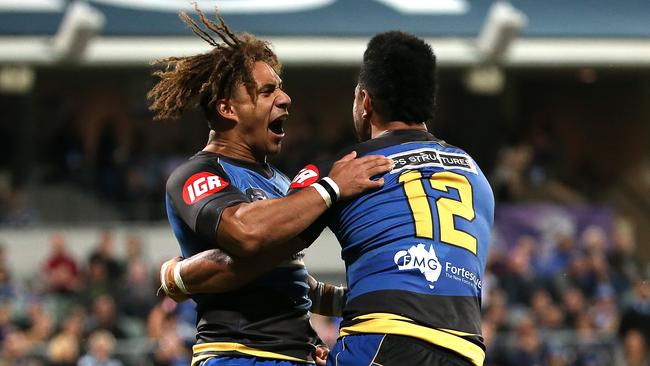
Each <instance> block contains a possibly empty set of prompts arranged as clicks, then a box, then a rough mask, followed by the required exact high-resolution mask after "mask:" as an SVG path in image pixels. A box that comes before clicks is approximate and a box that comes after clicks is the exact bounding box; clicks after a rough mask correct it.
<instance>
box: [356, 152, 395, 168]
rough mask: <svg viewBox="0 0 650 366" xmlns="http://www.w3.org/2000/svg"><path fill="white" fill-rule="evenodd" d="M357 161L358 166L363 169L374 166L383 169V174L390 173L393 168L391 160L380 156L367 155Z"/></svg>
mask: <svg viewBox="0 0 650 366" xmlns="http://www.w3.org/2000/svg"><path fill="white" fill-rule="evenodd" d="M357 160H358V162H359V164H361V166H363V167H365V168H371V167H374V166H380V167H383V168H384V169H385V170H384V172H387V171H390V170H392V169H393V168H394V167H395V162H394V161H393V159H389V158H387V157H384V156H382V155H368V156H364V157H362V158H359V159H357Z"/></svg>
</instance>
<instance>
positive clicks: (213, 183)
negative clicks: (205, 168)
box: [183, 172, 229, 205]
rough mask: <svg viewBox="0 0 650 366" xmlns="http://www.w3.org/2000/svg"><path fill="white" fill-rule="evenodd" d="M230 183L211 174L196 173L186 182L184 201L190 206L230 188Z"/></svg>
mask: <svg viewBox="0 0 650 366" xmlns="http://www.w3.org/2000/svg"><path fill="white" fill-rule="evenodd" d="M228 184H229V183H228V182H226V181H225V180H223V178H221V177H219V176H218V175H215V174H213V173H210V172H201V173H196V174H194V175H193V176H191V177H189V178H188V179H187V180H186V181H185V185H184V186H183V201H185V203H187V204H188V205H191V204H194V203H196V202H197V201H199V200H202V199H204V198H205V197H208V196H209V195H211V194H213V193H217V192H219V191H220V190H222V189H224V188H226V187H228Z"/></svg>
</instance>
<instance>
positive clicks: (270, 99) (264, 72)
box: [233, 61, 291, 160]
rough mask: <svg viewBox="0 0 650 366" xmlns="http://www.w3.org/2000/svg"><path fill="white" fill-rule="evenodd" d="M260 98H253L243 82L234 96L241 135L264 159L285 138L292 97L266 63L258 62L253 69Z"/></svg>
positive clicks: (260, 157) (255, 154) (277, 150)
mask: <svg viewBox="0 0 650 366" xmlns="http://www.w3.org/2000/svg"><path fill="white" fill-rule="evenodd" d="M252 76H253V79H254V80H255V85H256V90H255V93H256V95H257V100H255V101H254V100H253V99H252V98H251V97H250V95H248V92H247V91H246V87H245V86H244V85H240V86H239V88H238V89H237V91H236V93H235V97H234V98H233V99H234V100H233V102H234V103H233V107H234V108H235V109H236V112H237V117H238V118H237V120H238V123H237V129H238V132H239V136H240V138H241V139H242V141H244V143H245V144H246V145H247V147H248V148H250V149H251V152H252V153H253V156H254V157H255V158H256V159H258V160H263V159H264V158H265V157H266V155H269V154H271V155H272V154H277V153H278V152H279V151H280V144H281V143H282V139H283V138H284V129H283V123H284V121H285V120H286V119H287V117H288V116H289V106H290V105H291V98H289V95H287V93H285V92H284V91H283V90H282V89H281V88H282V80H281V79H280V77H279V76H278V74H277V73H276V72H275V71H274V70H273V68H272V67H271V66H269V65H268V64H267V63H265V62H262V61H258V62H256V63H255V66H254V68H253V75H252Z"/></svg>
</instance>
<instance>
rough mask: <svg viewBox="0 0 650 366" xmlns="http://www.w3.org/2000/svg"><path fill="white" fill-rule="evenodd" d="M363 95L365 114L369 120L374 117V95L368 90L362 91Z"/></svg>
mask: <svg viewBox="0 0 650 366" xmlns="http://www.w3.org/2000/svg"><path fill="white" fill-rule="evenodd" d="M361 94H362V98H363V104H362V106H363V114H364V115H365V116H366V117H368V118H369V117H370V116H372V95H371V94H370V93H369V92H368V90H366V89H362V90H361Z"/></svg>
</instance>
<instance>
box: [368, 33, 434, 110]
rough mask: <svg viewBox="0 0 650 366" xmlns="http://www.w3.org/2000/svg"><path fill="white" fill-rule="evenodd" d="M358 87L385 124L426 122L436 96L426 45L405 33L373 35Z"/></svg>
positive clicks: (428, 47) (432, 60) (430, 58)
mask: <svg viewBox="0 0 650 366" xmlns="http://www.w3.org/2000/svg"><path fill="white" fill-rule="evenodd" d="M359 86H360V87H361V89H365V90H367V91H368V93H370V95H371V96H372V101H373V102H372V104H373V108H374V109H376V110H377V112H378V113H379V114H380V115H381V116H382V117H384V118H385V119H386V121H402V122H407V123H421V122H430V121H431V120H432V119H433V114H434V110H435V97H436V56H435V55H434V53H433V50H432V49H431V46H429V45H428V44H427V43H426V42H424V41H423V40H422V39H420V38H418V37H416V36H414V35H412V34H408V33H404V32H400V31H390V32H385V33H380V34H378V35H376V36H374V37H373V38H372V39H371V40H370V42H369V43H368V47H367V49H366V51H365V52H364V54H363V64H362V65H361V71H360V72H359Z"/></svg>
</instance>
